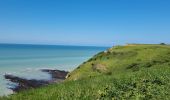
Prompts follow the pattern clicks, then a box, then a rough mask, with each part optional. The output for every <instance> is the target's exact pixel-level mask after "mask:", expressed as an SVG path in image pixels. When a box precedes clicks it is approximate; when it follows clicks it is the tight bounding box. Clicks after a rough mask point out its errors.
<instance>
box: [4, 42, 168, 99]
mask: <svg viewBox="0 0 170 100" xmlns="http://www.w3.org/2000/svg"><path fill="white" fill-rule="evenodd" d="M1 99H9V100H77V99H81V100H95V99H99V100H114V99H115V100H121V99H135V100H136V99H137V100H143V99H145V100H150V99H153V100H155V99H156V100H169V99H170V46H167V45H127V46H115V47H113V48H110V49H109V50H107V51H104V52H101V53H99V54H97V55H95V56H94V57H92V58H91V59H89V60H88V61H87V62H84V63H83V64H81V65H80V66H78V67H77V69H75V70H74V71H73V72H71V73H70V74H69V75H68V78H67V79H66V80H65V82H63V83H60V84H53V85H50V86H47V87H43V88H39V89H33V90H30V91H23V92H22V93H18V94H15V95H11V96H9V97H2V98H1Z"/></svg>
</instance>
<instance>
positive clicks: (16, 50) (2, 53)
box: [0, 44, 108, 96]
mask: <svg viewBox="0 0 170 100" xmlns="http://www.w3.org/2000/svg"><path fill="white" fill-rule="evenodd" d="M107 48H108V47H94V46H66V45H31V44H0V96H3V95H9V94H12V93H13V91H12V90H10V88H11V87H12V86H15V84H14V83H11V82H10V81H8V80H6V79H5V78H4V75H5V74H12V75H16V76H19V77H22V78H26V79H42V80H48V79H50V78H51V76H50V75H49V74H47V73H43V72H41V69H58V70H65V71H72V70H73V69H75V68H76V67H77V66H78V65H80V64H81V63H83V62H84V61H86V60H88V59H89V58H91V57H92V56H93V55H95V54H97V53H99V52H101V51H104V50H106V49H107Z"/></svg>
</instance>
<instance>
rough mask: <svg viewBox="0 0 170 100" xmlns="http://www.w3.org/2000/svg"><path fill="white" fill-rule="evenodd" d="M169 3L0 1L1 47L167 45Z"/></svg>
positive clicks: (134, 0)
mask: <svg viewBox="0 0 170 100" xmlns="http://www.w3.org/2000/svg"><path fill="white" fill-rule="evenodd" d="M169 5H170V1H169V0H0V43H21V44H62V45H96V46H111V45H113V44H126V43H160V42H165V43H170V6H169Z"/></svg>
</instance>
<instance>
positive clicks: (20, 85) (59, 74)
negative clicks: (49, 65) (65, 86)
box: [4, 69, 68, 92]
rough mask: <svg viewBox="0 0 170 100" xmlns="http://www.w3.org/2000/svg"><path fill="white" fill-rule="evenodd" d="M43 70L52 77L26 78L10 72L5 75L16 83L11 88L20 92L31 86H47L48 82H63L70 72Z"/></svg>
mask: <svg viewBox="0 0 170 100" xmlns="http://www.w3.org/2000/svg"><path fill="white" fill-rule="evenodd" d="M41 71H42V72H46V73H48V74H50V75H51V79H50V80H35V79H25V78H21V77H17V76H14V75H10V74H5V75H4V77H5V79H7V80H9V81H11V82H13V83H15V84H16V86H14V87H11V88H10V89H11V90H13V91H14V92H20V91H23V90H28V89H31V88H38V87H42V86H46V85H48V84H53V83H57V82H62V81H63V80H64V79H65V77H66V75H67V74H68V72H67V71H60V70H51V69H42V70H41Z"/></svg>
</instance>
